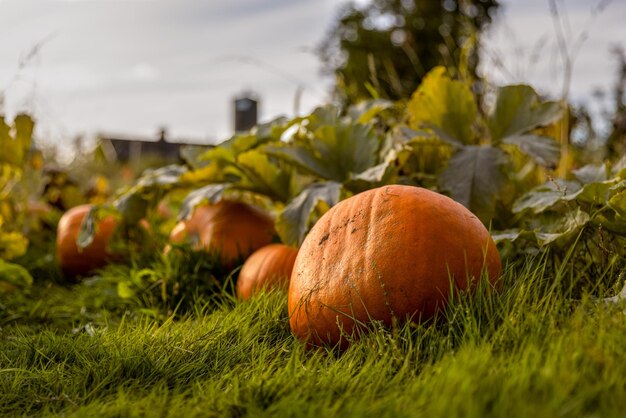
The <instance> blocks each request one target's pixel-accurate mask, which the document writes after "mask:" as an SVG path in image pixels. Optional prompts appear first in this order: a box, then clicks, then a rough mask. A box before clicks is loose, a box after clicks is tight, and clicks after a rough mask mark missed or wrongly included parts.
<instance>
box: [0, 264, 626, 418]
mask: <svg viewBox="0 0 626 418" xmlns="http://www.w3.org/2000/svg"><path fill="white" fill-rule="evenodd" d="M548 265H549V263H547V262H546V261H545V260H544V259H541V258H537V259H530V258H529V259H527V260H524V261H520V262H519V264H517V265H515V266H509V267H508V268H507V270H506V274H505V281H506V286H505V290H504V291H503V292H502V293H501V294H500V295H494V294H492V293H490V292H488V291H483V290H481V289H479V291H478V294H477V295H476V296H475V297H469V296H468V295H464V294H460V295H457V297H455V300H454V302H453V304H452V305H451V306H450V307H449V309H448V310H447V311H446V313H445V315H444V316H443V317H442V318H441V320H440V321H438V322H436V323H434V324H431V325H405V326H401V327H398V328H396V329H392V330H385V329H382V328H381V327H378V326H376V325H374V326H373V327H372V329H373V332H371V333H368V334H366V335H364V336H363V337H362V338H361V339H359V340H358V341H354V342H353V343H352V345H351V346H350V348H349V349H348V350H346V351H345V352H343V353H339V352H337V351H334V350H332V349H320V350H317V351H307V350H305V349H304V347H303V345H302V344H301V343H299V342H298V341H297V340H295V339H294V337H292V335H291V333H290V331H289V325H288V313H287V308H286V297H285V295H283V294H277V293H273V294H268V295H261V296H259V297H256V298H254V299H253V300H252V301H250V302H237V301H236V300H234V299H233V298H231V297H228V296H224V297H221V298H217V299H212V301H211V302H210V303H208V302H207V303H204V304H203V305H202V307H198V308H197V309H192V310H188V311H186V312H185V313H179V314H176V315H175V316H170V317H169V319H168V316H167V315H161V316H157V317H155V316H154V315H153V314H142V313H141V311H140V310H139V308H140V305H139V303H148V302H150V301H151V300H152V299H147V300H146V299H141V298H139V299H133V300H128V301H125V302H120V300H119V298H117V297H115V295H111V294H108V296H107V293H106V292H111V291H112V290H115V283H116V281H119V280H121V279H120V278H119V277H118V278H115V277H114V276H115V275H116V274H128V269H126V270H124V269H120V268H112V269H108V270H105V271H104V272H103V274H102V276H101V278H100V279H92V281H91V282H87V283H83V284H79V285H75V286H73V287H66V288H63V287H59V286H52V287H50V288H47V289H36V290H33V292H34V294H35V295H37V296H38V297H41V295H47V299H46V300H43V301H40V302H35V301H33V300H24V301H23V302H22V303H23V304H24V306H23V309H21V310H20V309H17V308H16V307H15V305H14V304H12V303H10V302H6V303H5V301H4V300H3V302H2V303H3V305H4V306H5V312H9V311H11V312H13V313H15V312H20V314H19V315H17V314H15V315H13V317H6V316H5V317H3V318H2V325H1V326H2V330H1V331H0V393H1V394H2V396H0V414H6V415H38V414H44V415H45V414H65V415H67V416H89V417H92V416H184V417H188V416H189V417H192V416H233V417H235V416H246V415H253V416H254V415H263V416H311V417H327V416H340V417H345V416H409V417H414V416H427V417H433V416H445V417H451V416H459V417H471V416H475V417H484V416H513V417H514V416H520V417H528V416H533V417H537V416H539V417H543V416H545V417H555V416H590V415H593V416H603V417H604V416H623V411H624V410H626V396H624V394H625V393H626V362H625V361H624V358H625V354H626V317H625V316H624V314H623V313H622V312H621V310H620V309H619V308H616V307H610V306H609V307H607V306H604V305H602V304H598V303H597V301H596V299H595V296H598V295H600V296H602V295H609V294H610V292H611V290H610V289H590V290H592V291H593V294H594V296H593V297H592V296H591V295H590V292H589V290H588V291H584V292H582V297H579V294H581V292H580V290H579V289H578V288H576V286H575V281H576V280H575V279H576V272H573V271H571V270H568V269H561V270H557V271H555V270H554V269H551V268H547V266H548ZM123 272H126V273H123ZM615 273H616V272H614V271H612V270H611V269H607V272H606V273H605V274H606V275H610V276H613V277H615V281H616V280H617V275H616V274H615ZM574 289H576V291H574ZM102 292H104V293H105V295H104V296H102ZM573 294H575V295H576V296H575V297H574V296H573ZM98 295H100V296H101V297H100V298H99V297H98ZM3 298H6V296H3ZM61 307H64V308H63V309H61ZM146 307H147V306H144V308H146ZM81 315H82V316H81Z"/></svg>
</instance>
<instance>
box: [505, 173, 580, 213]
mask: <svg viewBox="0 0 626 418" xmlns="http://www.w3.org/2000/svg"><path fill="white" fill-rule="evenodd" d="M580 190H581V186H580V184H579V183H578V182H574V181H565V180H561V179H555V180H551V181H549V182H548V183H545V184H542V185H540V186H537V187H535V188H534V189H532V190H531V191H529V192H528V193H526V194H525V195H523V196H521V197H520V198H519V199H517V201H515V203H514V204H513V213H519V212H522V211H524V210H530V211H532V212H533V213H541V212H543V211H545V210H546V209H549V208H551V207H552V206H554V205H556V204H557V203H558V202H561V201H570V200H573V199H575V198H576V195H577V194H578V192H579V191H580Z"/></svg>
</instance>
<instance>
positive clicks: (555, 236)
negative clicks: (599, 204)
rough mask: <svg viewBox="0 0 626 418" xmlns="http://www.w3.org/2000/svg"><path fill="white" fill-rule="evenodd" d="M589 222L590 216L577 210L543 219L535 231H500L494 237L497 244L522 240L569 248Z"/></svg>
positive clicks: (534, 244) (535, 243)
mask: <svg viewBox="0 0 626 418" xmlns="http://www.w3.org/2000/svg"><path fill="white" fill-rule="evenodd" d="M589 221H590V216H589V214H588V213H587V212H585V211H583V210H581V209H580V208H576V209H575V210H570V211H567V212H566V213H564V214H558V215H555V214H552V216H550V217H544V218H542V219H541V221H540V223H539V225H540V227H539V228H537V229H535V230H532V231H531V230H527V229H510V230H505V231H499V232H497V233H495V234H493V235H492V237H493V239H494V241H495V242H496V243H501V242H504V241H508V242H516V241H519V240H521V241H526V242H529V243H530V244H532V245H533V246H539V247H543V246H551V247H558V248H567V247H568V246H569V245H571V244H572V243H573V242H574V241H575V240H576V238H578V236H579V234H580V233H581V231H582V229H583V228H584V227H585V226H586V225H587V224H588V223H589Z"/></svg>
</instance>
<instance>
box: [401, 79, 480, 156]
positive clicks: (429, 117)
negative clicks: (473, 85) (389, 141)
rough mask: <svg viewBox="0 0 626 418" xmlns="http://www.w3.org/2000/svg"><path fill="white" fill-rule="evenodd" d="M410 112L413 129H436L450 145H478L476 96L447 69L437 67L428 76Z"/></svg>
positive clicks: (416, 95)
mask: <svg viewBox="0 0 626 418" xmlns="http://www.w3.org/2000/svg"><path fill="white" fill-rule="evenodd" d="M407 111H408V114H409V120H410V123H411V126H412V127H413V128H416V129H420V128H429V129H433V130H434V131H435V133H437V134H438V135H439V136H440V137H441V138H442V139H444V140H447V141H448V142H453V143H454V142H457V143H461V144H473V143H475V137H474V133H473V129H472V127H473V124H474V123H475V121H476V115H477V107H476V102H475V101H474V95H473V94H472V91H471V90H470V88H469V86H468V85H467V84H465V83H463V82H461V81H456V80H452V79H451V78H450V76H449V75H448V74H447V72H446V69H445V68H444V67H436V68H434V69H433V70H432V71H430V72H429V73H428V74H426V76H425V77H424V79H423V81H422V84H421V85H420V86H419V87H418V89H417V90H416V91H415V93H413V96H412V97H411V101H410V102H409V104H408V107H407Z"/></svg>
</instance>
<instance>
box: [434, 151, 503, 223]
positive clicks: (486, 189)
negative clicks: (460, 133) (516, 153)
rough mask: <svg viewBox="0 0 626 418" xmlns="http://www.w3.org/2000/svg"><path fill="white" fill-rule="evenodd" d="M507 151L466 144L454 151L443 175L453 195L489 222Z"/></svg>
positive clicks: (444, 184) (445, 184)
mask: <svg viewBox="0 0 626 418" xmlns="http://www.w3.org/2000/svg"><path fill="white" fill-rule="evenodd" d="M506 162H507V158H506V154H504V152H502V151H501V150H500V149H498V148H493V147H479V146H467V147H463V148H462V149H461V150H460V151H459V152H457V153H456V154H454V156H453V157H452V158H451V159H450V162H449V164H448V167H447V168H446V169H445V170H444V171H443V173H442V174H441V177H440V182H441V186H442V187H443V188H444V189H445V190H448V191H450V195H451V197H452V198H453V199H454V200H456V201H457V202H460V203H461V204H463V206H465V207H466V208H468V209H470V210H471V211H472V212H473V213H474V214H475V215H476V216H478V217H479V218H480V219H481V220H482V221H483V222H485V223H486V222H488V221H489V220H490V219H491V218H492V216H493V212H494V209H495V203H496V199H497V196H498V193H499V192H500V190H501V189H502V187H503V185H504V182H505V179H506V178H505V176H504V173H503V167H504V165H505V164H506Z"/></svg>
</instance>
